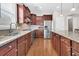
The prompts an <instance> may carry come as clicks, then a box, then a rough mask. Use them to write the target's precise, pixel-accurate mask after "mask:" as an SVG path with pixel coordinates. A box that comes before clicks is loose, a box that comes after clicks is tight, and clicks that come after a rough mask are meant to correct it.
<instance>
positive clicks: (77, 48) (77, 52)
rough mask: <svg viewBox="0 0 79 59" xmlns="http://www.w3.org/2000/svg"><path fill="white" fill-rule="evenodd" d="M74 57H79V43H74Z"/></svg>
mask: <svg viewBox="0 0 79 59" xmlns="http://www.w3.org/2000/svg"><path fill="white" fill-rule="evenodd" d="M72 56H79V43H78V42H75V41H72Z"/></svg>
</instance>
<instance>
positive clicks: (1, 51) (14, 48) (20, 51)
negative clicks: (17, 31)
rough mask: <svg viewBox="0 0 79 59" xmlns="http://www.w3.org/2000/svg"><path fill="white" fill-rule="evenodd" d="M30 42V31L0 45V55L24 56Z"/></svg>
mask: <svg viewBox="0 0 79 59" xmlns="http://www.w3.org/2000/svg"><path fill="white" fill-rule="evenodd" d="M31 44H32V39H31V32H30V33H27V34H25V35H24V36H21V37H19V38H17V39H16V40H14V41H12V42H10V43H7V44H5V45H4V46H2V47H0V56H26V55H27V53H28V50H29V48H30V46H31Z"/></svg>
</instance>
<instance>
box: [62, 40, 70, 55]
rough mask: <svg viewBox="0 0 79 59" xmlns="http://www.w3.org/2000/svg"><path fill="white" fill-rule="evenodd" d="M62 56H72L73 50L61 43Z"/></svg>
mask: <svg viewBox="0 0 79 59" xmlns="http://www.w3.org/2000/svg"><path fill="white" fill-rule="evenodd" d="M61 56H71V48H70V46H67V45H66V44H65V43H64V42H63V41H61Z"/></svg>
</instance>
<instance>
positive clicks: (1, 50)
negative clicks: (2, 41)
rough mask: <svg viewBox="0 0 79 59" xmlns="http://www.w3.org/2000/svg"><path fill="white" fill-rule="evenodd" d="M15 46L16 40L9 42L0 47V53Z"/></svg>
mask: <svg viewBox="0 0 79 59" xmlns="http://www.w3.org/2000/svg"><path fill="white" fill-rule="evenodd" d="M13 48H16V41H13V42H10V43H8V44H6V45H4V46H2V47H0V55H2V56H3V55H4V54H6V53H8V51H10V50H11V49H13Z"/></svg>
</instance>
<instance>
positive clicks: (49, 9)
mask: <svg viewBox="0 0 79 59" xmlns="http://www.w3.org/2000/svg"><path fill="white" fill-rule="evenodd" d="M25 5H26V6H28V7H29V9H30V10H31V13H35V14H37V15H43V14H53V12H55V11H57V12H59V13H60V10H61V4H60V3H25ZM74 6H75V8H76V9H77V10H76V12H71V11H70V10H71V8H72V7H73V4H72V3H62V11H63V14H65V15H67V14H72V13H76V14H79V3H75V4H74Z"/></svg>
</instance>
